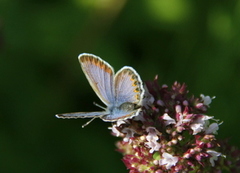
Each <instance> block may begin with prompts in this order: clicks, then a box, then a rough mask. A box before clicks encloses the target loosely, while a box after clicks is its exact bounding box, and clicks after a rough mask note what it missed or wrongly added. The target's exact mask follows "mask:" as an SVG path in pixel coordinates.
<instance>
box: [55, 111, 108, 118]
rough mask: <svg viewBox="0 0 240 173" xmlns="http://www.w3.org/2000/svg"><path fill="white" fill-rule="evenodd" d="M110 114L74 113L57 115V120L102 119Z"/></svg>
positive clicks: (100, 112) (101, 112)
mask: <svg viewBox="0 0 240 173" xmlns="http://www.w3.org/2000/svg"><path fill="white" fill-rule="evenodd" d="M107 114H109V113H108V112H106V111H99V112H73V113H64V114H56V115H55V116H56V117H57V118H62V119H76V118H93V117H102V116H104V115H107Z"/></svg>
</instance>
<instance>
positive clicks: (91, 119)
mask: <svg viewBox="0 0 240 173" xmlns="http://www.w3.org/2000/svg"><path fill="white" fill-rule="evenodd" d="M95 118H97V117H93V118H92V119H91V120H89V121H88V122H86V123H85V124H83V125H82V128H84V127H85V126H87V125H88V124H90V123H91V122H92V121H93V120H94V119H95Z"/></svg>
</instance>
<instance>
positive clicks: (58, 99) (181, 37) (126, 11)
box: [0, 0, 240, 173]
mask: <svg viewBox="0 0 240 173" xmlns="http://www.w3.org/2000/svg"><path fill="white" fill-rule="evenodd" d="M83 52H87V53H93V54H96V55H98V56H100V57H102V58H103V59H104V60H106V61H107V62H109V63H110V64H111V65H112V66H113V67H114V68H115V69H116V70H118V69H120V68H121V67H122V66H124V65H129V66H132V67H134V68H135V69H136V70H137V71H138V72H139V74H140V75H141V77H142V79H143V80H152V79H153V78H154V76H155V75H156V74H158V75H159V83H160V84H168V85H171V84H172V83H173V82H174V81H176V80H177V81H179V82H181V83H182V82H185V83H186V84H187V85H188V89H189V90H190V94H194V95H196V96H199V95H200V94H201V93H203V94H205V95H210V96H216V99H215V100H214V101H213V103H212V104H211V109H210V110H209V115H211V116H215V118H216V119H221V120H223V121H224V123H223V124H222V125H221V126H220V130H219V135H218V136H217V137H218V138H228V137H229V138H230V139H231V140H230V142H231V144H233V145H236V146H240V139H239V127H240V126H239V122H240V115H239V114H240V106H239V102H240V97H239V96H240V74H239V72H240V69H239V68H240V1H224V2H219V1H211V2H209V1H180V0H168V1H161V0H159V1H158V0H147V1H140V0H139V1H136V0H135V1H127V0H65V1H64V0H59V1H57V0H51V1H49V0H45V1H43V0H35V1H34V0H21V1H20V0H19V1H18V0H1V1H0V82H1V84H0V101H1V102H0V172H4V173H5V172H9V173H11V172H14V173H15V172H19V173H22V172H35V173H42V172H49V173H60V172H61V173H66V172H71V173H95V172H101V173H106V172H107V173H108V172H109V173H112V172H114V173H123V172H128V171H126V168H125V166H124V165H123V163H122V162H121V160H120V159H121V158H122V157H121V154H119V153H118V152H116V151H115V141H116V140H117V138H116V137H113V136H111V135H110V131H109V130H108V129H107V128H108V127H109V126H110V125H111V124H110V123H105V122H103V121H101V120H99V119H98V120H95V121H94V122H92V123H91V124H90V125H89V126H87V127H86V128H84V129H82V128H81V125H82V124H84V123H85V122H86V121H87V120H86V119H80V120H62V119H57V118H55V117H54V115H55V114H56V113H64V112H76V111H91V110H93V111H94V110H99V109H98V108H97V107H95V106H94V105H93V104H92V102H93V101H96V102H98V103H101V102H100V101H99V99H98V98H97V96H96V95H95V93H94V92H93V91H92V89H91V88H90V86H89V84H88V82H87V80H86V78H85V76H84V74H83V73H82V71H81V68H80V65H79V62H78V60H77V56H78V54H80V53H83Z"/></svg>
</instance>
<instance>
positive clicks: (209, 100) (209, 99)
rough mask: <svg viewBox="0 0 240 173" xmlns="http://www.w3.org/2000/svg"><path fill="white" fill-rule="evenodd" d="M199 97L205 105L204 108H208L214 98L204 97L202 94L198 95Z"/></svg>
mask: <svg viewBox="0 0 240 173" xmlns="http://www.w3.org/2000/svg"><path fill="white" fill-rule="evenodd" d="M200 97H201V98H202V100H203V104H204V105H206V106H209V105H210V103H212V99H215V98H216V97H215V96H213V97H212V98H211V97H210V96H205V95H203V94H200Z"/></svg>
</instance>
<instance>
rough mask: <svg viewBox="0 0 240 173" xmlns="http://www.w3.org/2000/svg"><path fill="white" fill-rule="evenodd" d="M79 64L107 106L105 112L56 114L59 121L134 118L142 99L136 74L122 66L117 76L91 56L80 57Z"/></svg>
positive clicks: (95, 57) (110, 67)
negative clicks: (68, 119) (67, 119)
mask: <svg viewBox="0 0 240 173" xmlns="http://www.w3.org/2000/svg"><path fill="white" fill-rule="evenodd" d="M78 58H79V62H80V65H81V67H82V70H83V72H84V74H85V76H86V78H87V79H88V81H89V84H90V85H91V87H92V88H93V90H94V91H95V93H96V94H97V96H98V97H99V98H100V100H101V101H102V102H103V103H104V104H105V105H106V108H105V109H104V111H98V112H75V113H65V114H57V115H56V117H58V118H91V117H92V118H96V117H99V118H101V119H102V120H103V121H109V122H114V121H117V120H123V119H128V118H132V117H134V116H137V115H138V114H139V112H140V111H141V104H142V99H143V96H144V88H143V83H142V80H141V78H140V76H139V75H138V73H137V72H136V71H135V70H134V69H133V68H132V67H128V66H125V67H123V68H122V69H120V70H119V71H118V72H117V73H116V74H115V73H114V70H113V68H112V66H110V65H109V64H108V63H107V62H105V61H103V60H102V59H101V58H99V57H97V56H95V55H93V54H86V53H83V54H80V55H79V57H78Z"/></svg>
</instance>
